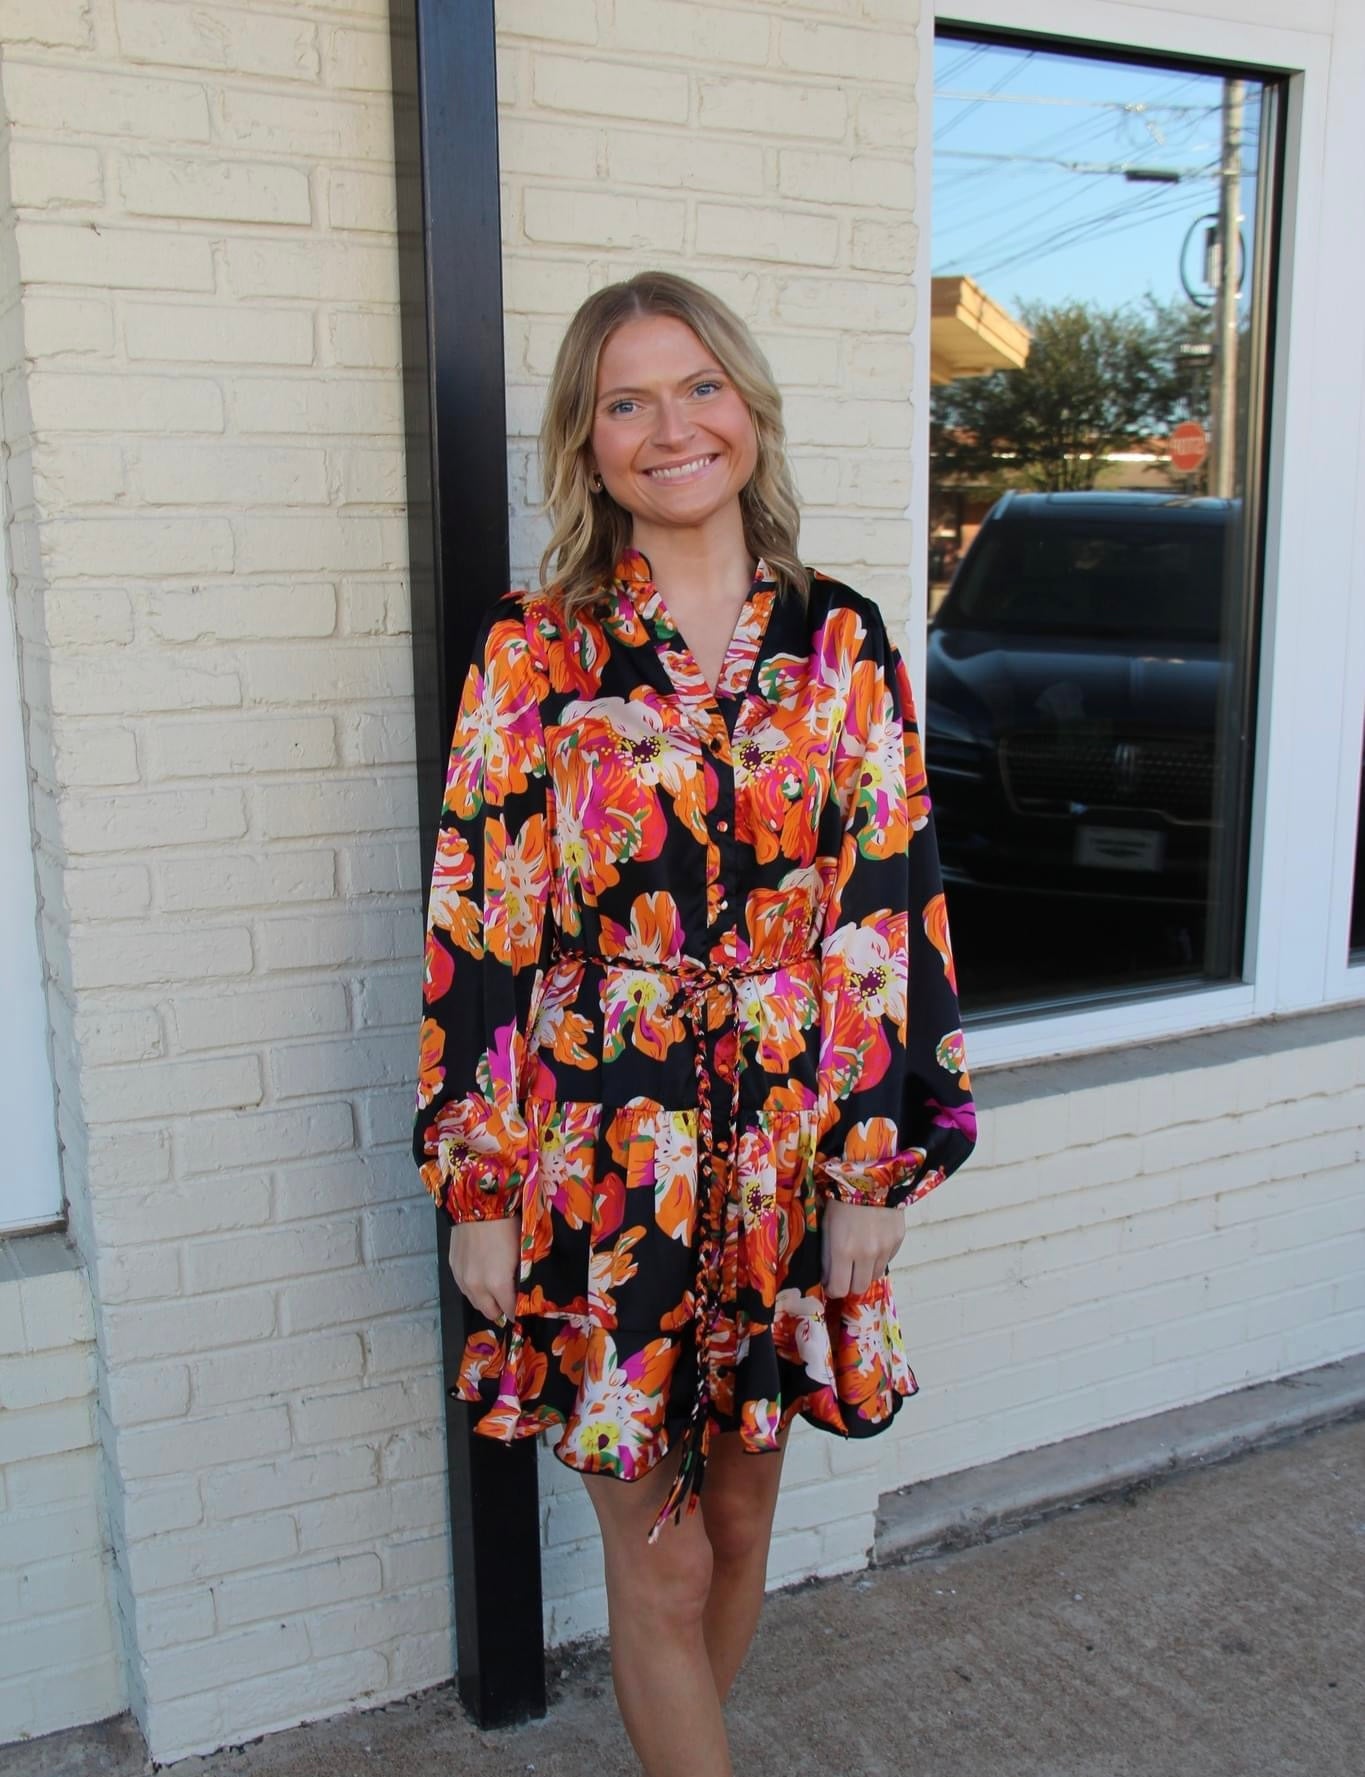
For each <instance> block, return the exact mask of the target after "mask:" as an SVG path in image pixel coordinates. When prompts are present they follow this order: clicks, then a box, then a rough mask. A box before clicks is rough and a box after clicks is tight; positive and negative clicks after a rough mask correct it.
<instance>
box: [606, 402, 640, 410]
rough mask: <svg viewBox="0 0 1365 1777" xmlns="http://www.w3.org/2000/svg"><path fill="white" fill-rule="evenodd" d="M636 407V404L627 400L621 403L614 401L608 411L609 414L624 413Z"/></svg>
mask: <svg viewBox="0 0 1365 1777" xmlns="http://www.w3.org/2000/svg"><path fill="white" fill-rule="evenodd" d="M634 405H635V403H634V402H633V401H630V400H625V399H623V400H621V401H613V402H612V404H611V406H610V407H609V408H608V409H607V412H608V413H623V412H624V411H625V410H626V409H627V408H629V407H634Z"/></svg>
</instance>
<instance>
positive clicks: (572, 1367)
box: [550, 1315, 591, 1388]
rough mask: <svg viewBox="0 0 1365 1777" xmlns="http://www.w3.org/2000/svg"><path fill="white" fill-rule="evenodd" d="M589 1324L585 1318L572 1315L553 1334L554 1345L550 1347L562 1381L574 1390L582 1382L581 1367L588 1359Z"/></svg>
mask: <svg viewBox="0 0 1365 1777" xmlns="http://www.w3.org/2000/svg"><path fill="white" fill-rule="evenodd" d="M590 1331H591V1323H590V1322H589V1321H588V1320H587V1319H586V1317H583V1316H579V1315H574V1317H573V1318H572V1319H571V1320H567V1321H565V1323H564V1325H563V1326H562V1327H561V1328H560V1329H559V1331H558V1332H557V1333H556V1334H555V1338H554V1344H553V1345H552V1346H551V1347H550V1349H551V1351H552V1352H553V1353H554V1355H555V1356H556V1357H557V1358H558V1359H559V1367H560V1369H561V1370H562V1371H563V1372H564V1379H565V1381H566V1382H568V1383H570V1384H571V1385H572V1386H573V1387H574V1388H577V1387H578V1385H579V1383H580V1382H581V1381H582V1380H583V1366H584V1364H585V1363H586V1362H587V1359H588V1338H589V1335H590Z"/></svg>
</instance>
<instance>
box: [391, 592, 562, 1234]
mask: <svg viewBox="0 0 1365 1777" xmlns="http://www.w3.org/2000/svg"><path fill="white" fill-rule="evenodd" d="M542 689H543V685H542V681H541V677H540V674H539V673H538V671H537V670H536V667H535V664H534V661H533V658H532V653H531V648H530V644H529V641H528V636H527V629H526V624H525V621H524V618H523V614H522V611H521V607H520V606H519V605H518V604H516V603H513V602H511V601H510V600H507V599H503V600H500V601H499V602H498V603H497V605H495V606H494V607H493V609H492V611H491V612H490V614H489V617H488V619H487V620H486V622H485V623H484V625H483V629H482V632H481V634H480V637H479V640H478V643H477V644H476V646H475V652H474V660H473V664H472V665H471V667H470V669H469V674H468V677H467V678H466V680H465V685H464V692H463V695H462V697H461V699H460V710H459V715H458V718H457V720H456V724H455V736H454V740H453V742H452V744H451V750H450V768H449V771H448V773H447V776H446V789H445V800H444V803H443V805H442V811H441V825H440V831H439V833H438V835H437V840H436V859H435V866H434V869H433V872H432V879H431V901H430V905H429V909H428V915H427V940H426V975H425V981H424V983H423V1003H424V1008H425V1017H424V1018H423V1020H422V1034H421V1058H420V1066H419V1076H418V1085H417V1113H416V1122H415V1128H414V1132H413V1153H414V1156H415V1158H416V1160H417V1164H418V1166H419V1167H420V1168H421V1173H422V1179H423V1182H424V1183H425V1185H426V1187H427V1189H428V1191H430V1193H431V1195H432V1197H433V1198H434V1199H435V1201H436V1203H437V1204H438V1205H439V1207H440V1208H441V1209H442V1210H443V1211H444V1212H445V1213H446V1214H447V1215H448V1216H449V1217H450V1218H451V1220H452V1221H455V1222H469V1221H487V1220H491V1219H493V1218H495V1217H499V1216H507V1215H512V1214H514V1213H515V1212H516V1211H517V1209H518V1208H519V1207H520V1203H521V1192H522V1187H523V1185H524V1183H525V1180H526V1173H527V1166H528V1160H529V1144H528V1137H527V1130H526V1123H525V1119H524V1116H523V1107H522V1103H521V1093H520V1081H521V1078H522V1076H523V1073H524V1071H525V1059H526V1044H527V1038H528V1034H529V1031H528V1025H529V1021H530V1018H531V1014H532V1006H533V1001H534V998H535V984H536V980H537V977H538V974H539V972H540V970H541V968H542V966H543V961H544V956H543V952H544V947H545V944H546V942H547V940H548V937H549V922H548V919H547V908H548V904H549V892H550V858H549V835H548V822H547V818H546V805H547V778H546V765H545V737H544V731H543V729H542V727H541V717H540V696H541V693H542Z"/></svg>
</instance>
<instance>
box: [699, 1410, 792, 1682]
mask: <svg viewBox="0 0 1365 1777" xmlns="http://www.w3.org/2000/svg"><path fill="white" fill-rule="evenodd" d="M788 1430H790V1427H788ZM786 1448H787V1434H786V1432H785V1431H784V1432H783V1434H782V1439H781V1448H780V1449H779V1450H778V1451H777V1452H776V1454H769V1453H768V1452H767V1451H762V1452H750V1451H746V1450H744V1449H743V1448H742V1447H741V1445H740V1441H739V1433H738V1432H726V1433H724V1434H722V1435H721V1436H719V1437H716V1438H713V1439H712V1442H711V1454H710V1458H709V1459H708V1461H707V1465H706V1485H705V1486H704V1487H703V1489H702V1495H701V1511H702V1518H703V1520H704V1522H705V1524H706V1535H707V1540H708V1541H709V1542H710V1544H711V1554H712V1558H713V1563H714V1565H713V1568H712V1574H711V1592H710V1596H709V1597H708V1598H707V1600H706V1610H705V1612H704V1614H703V1616H702V1632H703V1634H704V1636H705V1638H706V1651H707V1654H708V1655H709V1657H710V1660H711V1671H712V1673H713V1675H714V1678H715V1684H716V1692H717V1694H718V1696H719V1697H720V1699H721V1701H722V1702H724V1701H725V1698H726V1697H727V1696H728V1695H729V1691H730V1686H731V1685H732V1684H733V1683H734V1680H735V1675H736V1673H737V1672H738V1671H739V1669H740V1667H741V1666H742V1665H743V1664H744V1656H745V1654H747V1653H748V1651H749V1643H750V1642H751V1641H752V1640H753V1636H754V1630H755V1629H756V1628H757V1627H758V1619H759V1614H760V1613H761V1611H762V1609H763V1586H764V1580H765V1579H766V1577H767V1572H768V1545H769V1543H770V1541H771V1540H772V1530H773V1513H774V1511H775V1510H776V1508H777V1489H778V1484H779V1482H780V1481H781V1479H782V1459H783V1457H784V1456H785V1454H786Z"/></svg>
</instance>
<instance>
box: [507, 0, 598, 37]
mask: <svg viewBox="0 0 1365 1777" xmlns="http://www.w3.org/2000/svg"><path fill="white" fill-rule="evenodd" d="M498 36H499V37H503V36H508V37H541V38H559V39H561V40H562V41H563V42H565V43H596V42H597V8H596V5H595V4H594V0H500V4H499V6H498Z"/></svg>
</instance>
